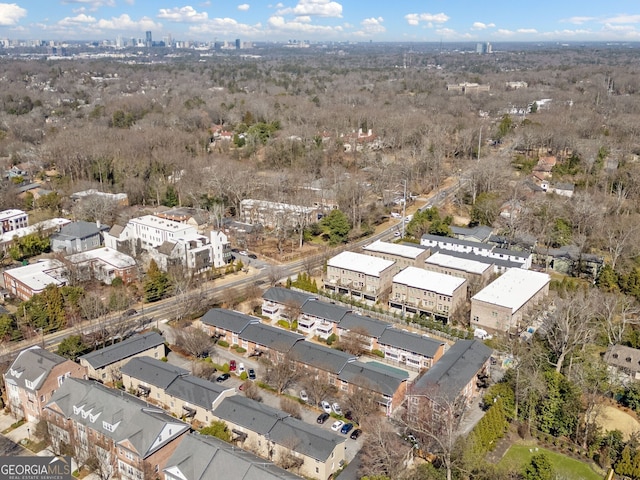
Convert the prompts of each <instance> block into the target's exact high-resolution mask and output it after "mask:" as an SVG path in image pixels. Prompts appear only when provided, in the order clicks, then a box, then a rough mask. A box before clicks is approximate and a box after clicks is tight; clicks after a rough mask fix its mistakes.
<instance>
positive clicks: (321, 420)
mask: <svg viewBox="0 0 640 480" xmlns="http://www.w3.org/2000/svg"><path fill="white" fill-rule="evenodd" d="M327 418H329V414H328V413H327V412H322V413H321V414H320V415H318V418H317V419H316V421H317V422H318V423H319V424H323V423H324V422H326V421H327Z"/></svg>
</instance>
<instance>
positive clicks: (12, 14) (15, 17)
mask: <svg viewBox="0 0 640 480" xmlns="http://www.w3.org/2000/svg"><path fill="white" fill-rule="evenodd" d="M26 15H27V11H26V10H25V9H24V8H22V7H20V6H18V5H16V4H15V3H0V26H8V25H16V24H17V23H18V22H19V21H20V19H21V18H22V17H24V16H26Z"/></svg>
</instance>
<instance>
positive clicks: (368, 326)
mask: <svg viewBox="0 0 640 480" xmlns="http://www.w3.org/2000/svg"><path fill="white" fill-rule="evenodd" d="M338 326H339V327H340V328H342V329H344V330H354V329H361V330H364V331H366V332H367V334H368V335H369V336H370V337H373V338H379V337H380V335H382V334H383V333H384V331H385V330H386V329H387V328H389V327H391V324H390V323H385V322H382V321H380V320H376V319H375V318H372V317H368V316H366V315H358V314H356V313H347V314H346V315H345V316H344V317H342V320H340V324H339V325H338Z"/></svg>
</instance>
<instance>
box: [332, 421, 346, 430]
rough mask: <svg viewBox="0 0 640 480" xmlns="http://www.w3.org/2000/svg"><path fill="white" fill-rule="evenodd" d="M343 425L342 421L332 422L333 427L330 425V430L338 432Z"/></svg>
mask: <svg viewBox="0 0 640 480" xmlns="http://www.w3.org/2000/svg"><path fill="white" fill-rule="evenodd" d="M343 425H344V422H343V421H342V420H336V421H335V422H333V425H331V430H333V431H334V432H338V431H340V429H341V428H342V426H343Z"/></svg>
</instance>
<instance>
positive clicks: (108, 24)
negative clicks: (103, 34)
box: [95, 13, 162, 31]
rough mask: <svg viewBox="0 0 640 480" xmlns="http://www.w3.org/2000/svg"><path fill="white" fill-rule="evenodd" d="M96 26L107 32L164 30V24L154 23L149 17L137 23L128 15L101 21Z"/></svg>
mask: <svg viewBox="0 0 640 480" xmlns="http://www.w3.org/2000/svg"><path fill="white" fill-rule="evenodd" d="M95 26H96V27H97V28H100V29H105V30H128V31H146V30H154V29H155V30H160V29H161V28H162V24H160V23H156V22H154V21H153V20H152V19H150V18H149V17H142V18H141V19H140V20H137V21H135V20H132V19H131V17H130V16H129V15H127V14H126V13H124V14H122V15H120V16H119V17H111V20H106V19H100V20H98V21H97V22H96V25H95Z"/></svg>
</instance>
